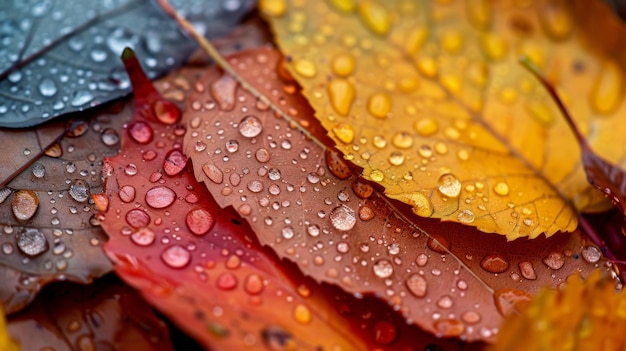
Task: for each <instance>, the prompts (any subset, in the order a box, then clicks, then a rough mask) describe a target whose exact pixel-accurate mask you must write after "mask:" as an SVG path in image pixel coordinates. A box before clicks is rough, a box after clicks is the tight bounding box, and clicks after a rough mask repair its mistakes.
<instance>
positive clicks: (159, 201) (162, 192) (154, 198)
mask: <svg viewBox="0 0 626 351" xmlns="http://www.w3.org/2000/svg"><path fill="white" fill-rule="evenodd" d="M174 200H176V193H175V192H174V190H172V189H170V188H168V187H166V186H164V185H159V186H155V187H154V188H151V189H150V190H148V191H147V192H146V203H147V204H148V205H149V206H150V207H152V208H165V207H167V206H169V205H171V204H172V203H173V202H174Z"/></svg>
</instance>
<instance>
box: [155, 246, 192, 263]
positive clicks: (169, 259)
mask: <svg viewBox="0 0 626 351" xmlns="http://www.w3.org/2000/svg"><path fill="white" fill-rule="evenodd" d="M161 260H163V262H164V263H165V264H166V265H168V266H170V267H172V268H178V269H180V268H184V267H185V266H187V265H188V264H189V262H191V254H190V253H189V251H187V249H185V248H184V247H182V246H181V245H178V244H176V245H172V246H170V247H168V248H167V249H165V250H163V252H162V253H161Z"/></svg>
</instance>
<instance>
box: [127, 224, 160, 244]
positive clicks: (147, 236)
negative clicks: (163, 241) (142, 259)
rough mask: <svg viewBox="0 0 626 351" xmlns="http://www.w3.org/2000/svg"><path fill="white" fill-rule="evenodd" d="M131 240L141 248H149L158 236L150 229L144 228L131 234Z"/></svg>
mask: <svg viewBox="0 0 626 351" xmlns="http://www.w3.org/2000/svg"><path fill="white" fill-rule="evenodd" d="M130 239H131V240H132V241H133V243H135V244H137V245H139V246H148V245H151V244H152V243H153V242H154V240H155V239H156V235H155V234H154V232H153V231H152V230H151V229H150V228H147V227H143V228H139V229H138V230H137V231H136V232H134V233H133V234H131V235H130Z"/></svg>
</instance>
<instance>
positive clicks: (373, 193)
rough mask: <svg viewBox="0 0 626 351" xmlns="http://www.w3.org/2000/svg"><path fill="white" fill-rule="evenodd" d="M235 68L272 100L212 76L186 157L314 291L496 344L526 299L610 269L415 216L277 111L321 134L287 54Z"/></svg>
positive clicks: (236, 62)
mask: <svg viewBox="0 0 626 351" xmlns="http://www.w3.org/2000/svg"><path fill="white" fill-rule="evenodd" d="M227 62H228V63H229V64H230V66H231V67H232V68H233V69H234V70H235V71H236V73H237V74H238V75H239V76H240V77H241V78H242V80H243V81H244V82H250V84H254V86H255V87H256V89H257V90H258V91H259V92H260V93H261V94H263V95H264V96H265V97H268V99H269V100H268V101H266V102H263V100H261V99H257V97H255V96H254V95H252V94H251V93H250V92H248V91H246V89H243V88H242V87H241V86H240V85H239V83H238V82H237V80H236V79H235V78H233V77H231V76H229V75H226V74H223V73H222V72H220V71H219V70H212V71H209V72H207V73H206V74H205V75H204V76H203V77H202V78H200V81H201V82H202V89H197V90H196V91H194V92H192V93H191V94H190V95H189V97H188V98H187V112H186V113H185V114H184V116H183V118H184V119H185V120H186V121H187V125H188V126H189V128H190V129H189V132H188V133H187V134H186V135H185V143H184V145H185V153H186V154H187V155H189V157H190V158H191V159H192V160H193V161H194V163H193V165H194V172H195V175H196V178H197V179H198V180H200V181H202V182H204V184H205V185H206V186H207V187H208V188H209V190H211V192H212V194H213V195H214V197H215V199H216V200H217V202H218V203H219V205H220V206H222V207H227V206H233V207H234V208H235V209H236V210H237V211H238V212H239V214H240V215H242V217H243V218H245V219H246V220H247V222H248V223H249V224H250V226H251V227H252V228H253V229H254V231H255V232H256V234H257V237H258V238H259V240H260V241H261V243H262V244H265V245H268V246H270V247H272V248H273V249H274V250H275V251H276V253H277V254H278V255H279V256H280V257H282V258H285V259H288V260H291V261H293V262H295V263H296V264H298V266H299V268H300V269H301V270H302V271H303V272H304V273H305V274H307V275H311V276H312V277H314V278H315V279H316V280H318V281H320V282H328V283H333V284H336V285H338V286H340V287H341V288H342V289H344V290H346V291H349V292H352V293H355V294H359V295H362V294H372V295H375V296H377V297H379V298H382V299H384V300H386V301H387V303H389V304H390V305H392V306H394V309H396V310H399V311H400V312H401V313H402V315H403V316H404V318H406V319H407V321H410V322H412V323H416V324H417V325H419V326H420V327H422V328H424V329H426V330H428V331H430V332H432V333H433V334H435V335H444V336H455V337H460V336H462V337H463V338H464V339H465V340H477V339H480V340H493V337H494V335H495V333H496V332H497V329H498V326H499V324H500V322H501V320H502V315H506V314H508V313H510V311H512V310H514V309H515V304H517V303H521V302H517V301H516V299H518V300H521V301H528V300H529V299H530V297H531V296H532V294H534V293H536V292H537V291H539V289H541V288H543V287H544V286H551V287H556V286H557V285H558V284H560V283H562V282H564V281H565V279H566V277H567V276H568V275H570V274H573V273H574V272H576V271H577V270H582V271H584V272H590V271H591V270H592V269H594V268H595V267H596V265H597V264H599V262H601V260H602V259H601V257H602V253H601V252H600V250H599V249H598V248H596V247H595V246H586V245H585V244H584V243H583V241H582V239H581V237H580V235H579V234H578V233H576V234H575V235H565V234H562V235H556V236H554V237H552V238H549V239H546V238H538V239H536V240H533V241H532V242H531V241H529V240H516V241H514V242H511V243H507V241H506V239H505V238H504V237H499V236H495V237H490V238H489V240H480V239H479V238H480V237H481V236H482V237H484V236H485V235H486V234H482V235H480V233H478V232H476V231H475V230H473V229H471V228H468V227H463V226H460V225H458V224H452V223H440V222H439V221H437V220H425V219H422V218H420V217H416V216H414V215H413V214H412V212H411V211H408V210H406V209H405V208H403V207H402V205H401V204H397V203H394V202H392V201H389V200H388V199H386V198H385V197H384V196H381V194H380V193H379V190H378V189H376V186H374V185H372V184H371V183H369V182H367V181H364V180H362V179H360V178H358V177H357V176H356V175H355V174H354V173H353V170H352V169H351V168H350V167H349V165H347V164H346V163H345V161H343V160H342V158H341V157H339V156H338V155H337V154H334V153H333V152H332V151H326V152H325V151H324V150H325V149H324V148H323V146H322V145H321V144H319V143H315V142H314V141H313V140H312V139H310V138H309V137H308V136H305V135H303V134H301V133H300V132H299V131H298V129H296V128H295V126H296V124H295V123H293V124H290V123H289V122H288V121H287V120H285V119H282V118H280V115H276V114H275V112H274V111H272V109H271V107H270V106H272V107H278V108H280V109H281V110H284V111H288V112H287V116H288V118H291V119H293V121H297V122H296V123H299V124H304V125H307V126H309V127H310V126H312V125H313V124H314V123H315V120H314V119H313V117H312V116H313V112H312V110H311V108H310V107H309V106H308V104H307V103H306V101H305V100H304V98H303V97H302V96H301V95H299V93H298V89H297V87H296V86H295V85H294V83H293V81H290V80H289V77H285V76H284V75H281V74H282V73H281V71H280V69H276V68H277V67H280V63H281V60H280V55H279V54H278V53H277V52H275V51H272V50H268V49H261V50H256V51H251V52H245V53H241V54H238V55H234V56H231V57H229V58H228V59H227ZM199 101H202V102H204V103H203V104H199V103H198V102H199ZM277 117H279V118H277ZM405 210H406V211H405ZM476 306H479V308H478V307H476Z"/></svg>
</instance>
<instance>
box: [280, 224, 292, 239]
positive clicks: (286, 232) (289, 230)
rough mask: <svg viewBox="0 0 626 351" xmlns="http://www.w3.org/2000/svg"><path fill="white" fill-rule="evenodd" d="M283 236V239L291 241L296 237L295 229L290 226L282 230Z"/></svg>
mask: <svg viewBox="0 0 626 351" xmlns="http://www.w3.org/2000/svg"><path fill="white" fill-rule="evenodd" d="M281 235H282V236H283V238H285V239H291V238H293V236H294V231H293V228H292V227H290V226H287V227H284V228H283V229H282V230H281Z"/></svg>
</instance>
